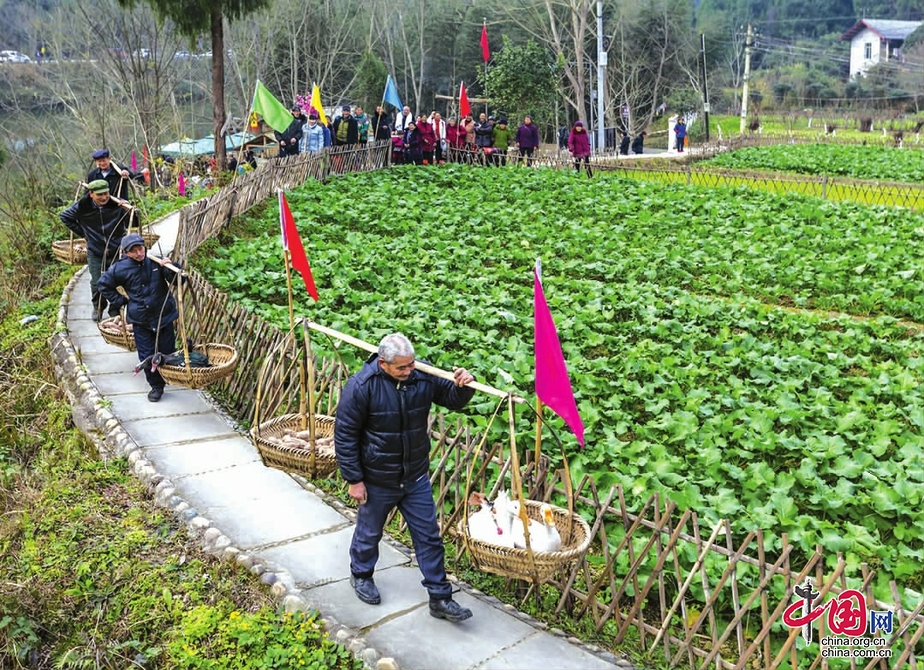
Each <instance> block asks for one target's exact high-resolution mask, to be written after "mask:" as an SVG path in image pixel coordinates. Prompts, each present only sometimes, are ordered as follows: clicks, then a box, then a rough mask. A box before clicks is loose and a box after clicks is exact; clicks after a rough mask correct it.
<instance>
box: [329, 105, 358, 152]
mask: <svg viewBox="0 0 924 670" xmlns="http://www.w3.org/2000/svg"><path fill="white" fill-rule="evenodd" d="M331 136H332V139H333V145H334V146H335V147H343V146H355V145H357V144H359V124H357V123H356V119H354V118H353V114H352V113H351V112H350V106H349V105H344V106H343V110H342V111H341V113H340V116H338V117H337V118H336V120H335V121H334V132H332V133H331Z"/></svg>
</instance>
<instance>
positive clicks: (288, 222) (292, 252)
mask: <svg viewBox="0 0 924 670" xmlns="http://www.w3.org/2000/svg"><path fill="white" fill-rule="evenodd" d="M279 226H280V228H282V248H283V249H284V250H286V251H288V252H289V258H291V259H292V267H293V268H295V269H296V270H298V272H299V274H300V275H301V276H302V279H303V280H304V282H305V289H307V291H308V295H310V296H311V297H312V298H313V299H314V301H315V302H317V301H318V289H317V287H315V285H314V277H313V276H312V274H311V266H310V265H308V257H307V256H305V248H304V247H303V246H302V238H301V237H299V236H298V228H296V227H295V219H293V218H292V211H291V210H290V209H289V203H288V202H287V201H286V194H285V193H284V192H283V191H282V189H279Z"/></svg>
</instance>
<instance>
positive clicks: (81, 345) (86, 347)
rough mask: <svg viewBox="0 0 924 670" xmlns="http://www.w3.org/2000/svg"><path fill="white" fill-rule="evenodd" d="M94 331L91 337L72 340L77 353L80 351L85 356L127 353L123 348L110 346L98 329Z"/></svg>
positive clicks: (82, 336)
mask: <svg viewBox="0 0 924 670" xmlns="http://www.w3.org/2000/svg"><path fill="white" fill-rule="evenodd" d="M91 323H92V322H91ZM94 325H95V324H94ZM93 331H94V332H92V333H90V334H89V335H81V336H79V337H76V336H75V337H73V338H72V340H71V341H72V342H73V343H74V346H75V347H76V348H77V351H80V352H81V353H82V354H83V355H88V354H111V353H117V352H120V351H125V349H122V348H121V347H117V346H115V345H113V344H109V343H108V342H107V341H106V340H104V339H103V337H102V336H101V335H100V334H99V330H97V329H96V328H94V329H93Z"/></svg>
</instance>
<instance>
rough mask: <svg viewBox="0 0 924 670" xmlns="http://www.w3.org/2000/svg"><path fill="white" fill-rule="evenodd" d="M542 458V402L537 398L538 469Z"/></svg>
mask: <svg viewBox="0 0 924 670" xmlns="http://www.w3.org/2000/svg"><path fill="white" fill-rule="evenodd" d="M540 456H542V401H541V400H539V396H536V467H537V468H538V467H539V457H540Z"/></svg>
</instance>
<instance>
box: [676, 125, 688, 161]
mask: <svg viewBox="0 0 924 670" xmlns="http://www.w3.org/2000/svg"><path fill="white" fill-rule="evenodd" d="M674 136H675V137H676V138H677V151H679V152H680V153H683V144H684V140H685V139H686V136H687V122H686V121H684V120H683V117H682V116H681V117H680V118H679V119H677V123H676V124H674Z"/></svg>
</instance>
